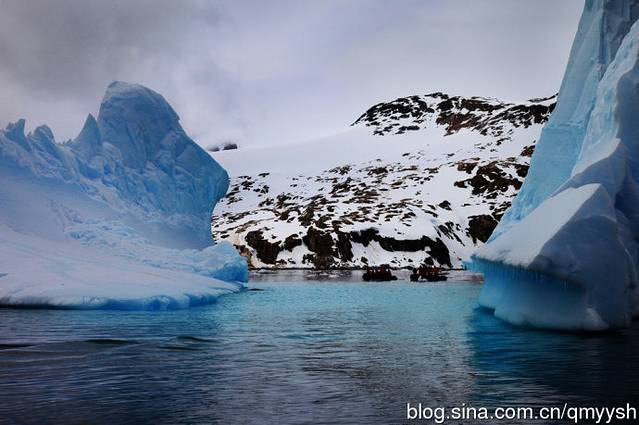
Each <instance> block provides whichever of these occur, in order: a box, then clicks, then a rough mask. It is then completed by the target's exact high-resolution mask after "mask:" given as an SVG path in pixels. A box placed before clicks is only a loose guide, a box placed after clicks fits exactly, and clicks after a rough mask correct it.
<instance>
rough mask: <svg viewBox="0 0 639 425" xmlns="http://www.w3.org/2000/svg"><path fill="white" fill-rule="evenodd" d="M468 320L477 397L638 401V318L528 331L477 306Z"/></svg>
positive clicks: (487, 400)
mask: <svg viewBox="0 0 639 425" xmlns="http://www.w3.org/2000/svg"><path fill="white" fill-rule="evenodd" d="M469 325H470V331H469V333H468V344H469V347H470V350H471V351H472V353H473V361H472V367H473V368H474V369H476V370H477V372H478V373H477V380H476V388H475V398H476V399H477V400H478V401H481V402H482V403H484V404H491V403H492V404H497V405H498V404H504V402H509V403H510V404H517V403H519V400H523V399H527V398H528V399H529V402H530V403H532V404H548V403H549V402H556V403H560V404H563V403H565V402H568V403H574V404H582V405H610V406H621V405H623V406H625V404H626V403H628V402H630V403H631V404H635V405H637V406H639V403H638V402H639V388H638V387H637V385H636V383H637V382H639V326H637V324H635V326H634V327H633V328H632V329H629V330H626V331H623V332H614V333H608V334H603V335H592V334H579V335H573V334H565V333H553V332H540V331H534V330H527V331H524V330H519V329H516V328H513V327H511V326H508V325H506V324H504V323H502V322H501V321H499V320H497V319H495V317H494V316H492V314H490V313H489V312H487V311H485V310H483V309H480V308H477V309H475V310H474V312H473V314H472V315H471V316H470V319H469ZM539 394H543V397H539Z"/></svg>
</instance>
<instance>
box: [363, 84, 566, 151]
mask: <svg viewBox="0 0 639 425" xmlns="http://www.w3.org/2000/svg"><path fill="white" fill-rule="evenodd" d="M556 99H557V95H556V94H555V95H553V96H550V97H544V98H537V99H530V100H528V101H526V102H522V103H511V102H502V101H499V100H497V99H491V98H485V97H477V96H474V97H462V96H449V95H447V94H445V93H441V92H435V93H430V94H426V95H417V96H409V97H400V98H398V99H395V100H393V101H391V102H383V103H378V104H377V105H375V106H373V107H371V108H370V109H369V110H368V111H366V112H365V113H364V114H362V116H360V117H359V118H358V119H357V120H356V121H355V122H354V123H353V124H352V125H357V124H363V125H366V126H368V127H373V134H375V135H378V136H383V135H387V134H404V133H405V132H407V131H418V130H421V129H423V128H425V127H426V126H428V125H432V124H433V123H434V124H436V125H439V126H442V127H444V128H445V129H446V133H447V134H453V133H456V132H458V131H459V130H461V129H468V130H473V131H477V132H479V133H480V134H482V135H485V136H487V135H488V136H493V137H499V138H503V140H505V139H507V138H510V137H511V136H512V134H513V128H517V127H529V126H531V125H535V124H543V123H545V122H546V121H547V120H548V117H549V116H550V113H551V112H552V110H553V109H554V107H555V102H556ZM503 140H502V141H503Z"/></svg>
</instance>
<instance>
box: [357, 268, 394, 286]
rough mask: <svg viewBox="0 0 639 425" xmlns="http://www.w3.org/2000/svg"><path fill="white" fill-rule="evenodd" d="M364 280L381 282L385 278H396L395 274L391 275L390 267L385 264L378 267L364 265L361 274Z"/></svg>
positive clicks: (385, 279)
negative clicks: (364, 267)
mask: <svg viewBox="0 0 639 425" xmlns="http://www.w3.org/2000/svg"><path fill="white" fill-rule="evenodd" d="M362 278H363V279H364V280H365V281H366V282H370V281H374V282H383V281H387V280H397V276H393V274H392V273H391V269H390V267H389V266H388V265H387V264H382V265H381V266H379V267H366V271H365V272H364V274H363V275H362Z"/></svg>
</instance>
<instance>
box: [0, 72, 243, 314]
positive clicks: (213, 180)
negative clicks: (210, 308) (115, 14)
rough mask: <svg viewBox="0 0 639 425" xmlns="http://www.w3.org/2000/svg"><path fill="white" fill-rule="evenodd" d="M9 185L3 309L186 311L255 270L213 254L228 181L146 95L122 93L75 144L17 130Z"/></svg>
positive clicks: (13, 129) (0, 221) (12, 132)
mask: <svg viewBox="0 0 639 425" xmlns="http://www.w3.org/2000/svg"><path fill="white" fill-rule="evenodd" d="M0 179H1V181H2V183H3V184H2V185H1V186H0V206H1V208H0V236H1V237H0V304H2V305H23V306H25V305H26V306H55V307H73V308H125V309H138V308H142V309H156V308H178V307H186V306H189V305H195V304H200V303H204V302H210V301H212V300H214V299H215V298H216V297H217V296H218V295H220V294H223V293H227V292H233V291H237V290H239V289H240V288H241V283H239V282H241V281H246V276H247V270H246V264H245V261H244V259H243V258H242V257H240V256H239V255H238V254H237V252H236V251H235V250H234V249H233V248H232V247H231V246H230V245H229V244H225V243H220V244H217V245H213V246H212V245H211V244H212V241H211V238H210V233H209V220H210V210H211V205H213V204H215V203H216V202H217V201H218V200H219V199H220V198H221V197H222V196H224V194H225V193H226V190H227V188H228V176H227V174H226V172H225V171H224V170H223V169H222V167H220V166H219V164H217V163H216V162H215V161H214V160H213V159H212V158H211V157H210V156H209V155H208V154H206V153H205V152H204V151H203V150H202V149H201V148H200V147H199V146H197V144H195V143H194V142H193V141H192V140H191V139H190V138H189V137H188V136H187V135H186V134H185V133H184V130H183V129H182V127H181V126H180V124H179V118H178V116H177V114H176V113H175V112H174V111H173V109H172V108H171V107H170V106H169V104H168V103H167V102H166V101H165V100H164V98H162V96H160V95H159V94H157V93H155V92H153V91H151V90H149V89H147V88H145V87H142V86H138V85H133V84H127V83H122V82H114V83H112V84H111V85H110V86H109V87H108V89H107V91H106V94H105V96H104V99H103V101H102V104H101V106H100V112H99V115H98V118H97V119H95V118H94V117H92V116H91V115H89V117H88V118H87V120H86V122H85V124H84V127H83V128H82V131H81V132H80V134H79V136H78V137H77V138H76V139H75V140H72V141H70V142H68V143H66V144H62V145H60V144H56V143H55V141H54V139H53V134H52V133H51V130H50V129H49V128H47V127H46V126H41V127H38V128H37V129H35V130H34V131H33V132H32V133H30V134H28V135H25V134H24V120H20V121H18V122H16V123H13V124H9V125H8V126H7V128H6V129H5V130H4V131H0Z"/></svg>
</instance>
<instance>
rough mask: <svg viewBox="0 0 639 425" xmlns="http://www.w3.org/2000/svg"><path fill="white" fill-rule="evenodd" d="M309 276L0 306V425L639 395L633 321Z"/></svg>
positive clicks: (323, 417)
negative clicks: (168, 293)
mask: <svg viewBox="0 0 639 425" xmlns="http://www.w3.org/2000/svg"><path fill="white" fill-rule="evenodd" d="M311 279H313V280H306V278H304V276H301V275H295V274H294V273H293V274H289V275H266V276H262V277H258V278H257V279H256V280H255V281H253V282H252V283H251V284H250V287H251V288H259V289H263V290H262V291H246V292H243V293H240V294H236V295H230V296H226V297H223V298H222V299H220V301H219V302H218V303H216V304H213V305H210V306H204V307H197V308H192V309H189V310H181V311H168V312H122V311H62V310H9V309H4V310H0V423H2V424H5V423H7V424H10V423H20V424H22V423H24V424H49V423H50V424H118V423H131V424H146V423H153V424H175V423H220V424H236V423H237V424H252V423H254V424H293V423H314V424H350V423H364V424H377V423H380V424H385V423H409V422H415V421H408V420H407V419H406V403H411V404H412V405H416V404H418V403H422V404H423V405H424V406H426V405H428V406H431V407H440V406H446V407H455V406H462V403H465V405H472V406H479V407H481V406H485V407H496V406H535V407H540V406H555V405H560V406H563V405H564V403H569V404H570V405H571V406H572V405H594V406H603V405H607V406H616V405H625V404H626V403H628V402H630V403H634V404H635V406H636V407H639V404H638V403H636V401H637V400H639V389H638V387H639V329H638V328H637V327H636V326H635V328H633V329H631V330H628V331H624V332H619V333H611V334H605V335H569V334H560V333H548V332H538V331H531V330H521V329H516V328H513V327H510V326H508V325H506V324H504V323H502V322H500V321H499V320H497V319H495V318H494V317H493V316H492V315H491V314H490V313H488V312H486V311H484V310H482V309H479V308H478V307H477V305H476V298H477V295H478V293H479V290H480V288H481V286H480V284H478V283H474V282H469V281H465V282H447V283H433V284H410V283H407V282H397V283H361V282H358V281H353V279H351V278H350V277H348V276H332V278H330V276H326V275H316V276H311ZM286 281H293V282H286ZM519 422H530V421H519ZM422 423H435V422H434V421H423V422H422ZM445 423H473V421H452V420H451V421H448V422H445ZM483 423H491V422H483ZM500 423H517V421H508V422H500ZM530 423H544V422H543V421H536V422H535V421H533V422H530ZM628 423H630V422H628Z"/></svg>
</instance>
